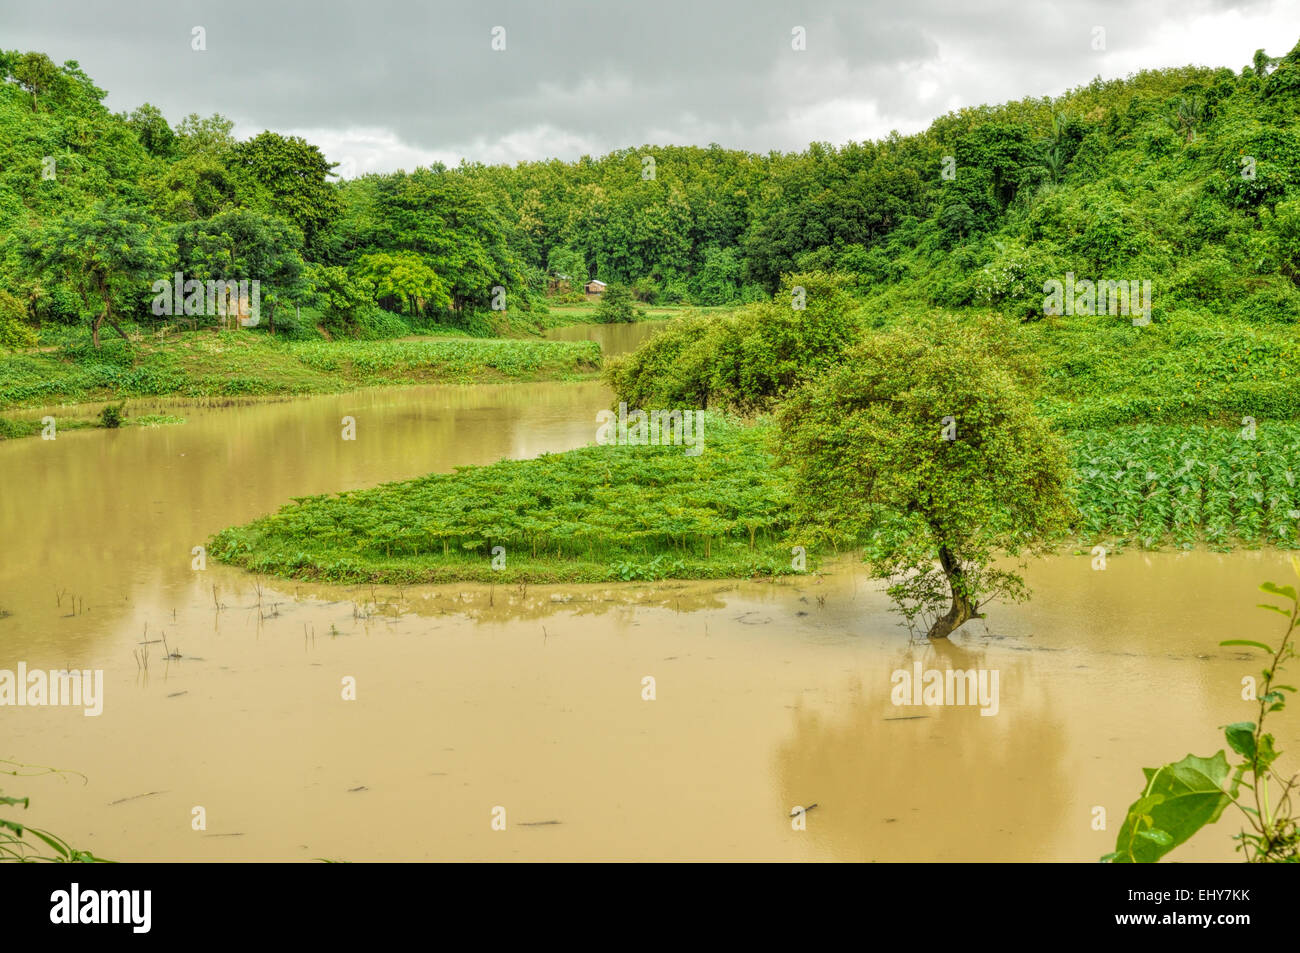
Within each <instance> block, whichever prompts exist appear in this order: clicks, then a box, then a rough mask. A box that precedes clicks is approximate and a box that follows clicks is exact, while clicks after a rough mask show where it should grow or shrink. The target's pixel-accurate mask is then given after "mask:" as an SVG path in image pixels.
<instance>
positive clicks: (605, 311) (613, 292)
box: [596, 282, 646, 324]
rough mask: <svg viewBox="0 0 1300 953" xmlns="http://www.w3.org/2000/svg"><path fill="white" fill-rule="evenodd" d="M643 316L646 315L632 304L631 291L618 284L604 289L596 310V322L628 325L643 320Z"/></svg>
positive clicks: (625, 286)
mask: <svg viewBox="0 0 1300 953" xmlns="http://www.w3.org/2000/svg"><path fill="white" fill-rule="evenodd" d="M645 316H646V313H645V312H644V311H643V310H641V309H640V308H638V307H636V306H635V305H634V304H633V303H632V289H631V288H629V287H628V286H627V285H625V284H621V283H619V282H615V283H614V284H611V285H609V286H608V287H607V288H606V289H605V293H604V294H602V295H601V296H600V306H599V307H598V308H597V309H596V320H597V321H598V322H600V323H601V324H630V323H631V322H633V321H637V320H643V319H644V318H645Z"/></svg>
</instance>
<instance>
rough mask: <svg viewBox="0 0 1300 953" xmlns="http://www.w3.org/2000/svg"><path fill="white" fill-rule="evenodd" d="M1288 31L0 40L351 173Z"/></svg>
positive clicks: (1157, 23)
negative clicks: (280, 138) (499, 46)
mask: <svg viewBox="0 0 1300 953" xmlns="http://www.w3.org/2000/svg"><path fill="white" fill-rule="evenodd" d="M199 27H201V28H202V31H201V32H202V36H203V40H204V45H206V49H204V50H196V49H194V46H195V45H196V43H197V42H198V41H197V40H196V39H195V29H196V28H199ZM496 27H502V28H504V44H505V49H504V50H494V49H493V31H494V28H496ZM796 27H802V28H803V31H804V36H805V37H806V40H805V42H806V49H803V50H795V49H793V48H792V44H793V41H794V39H795V37H794V34H793V33H792V31H794V29H795V28H796ZM1098 28H1100V29H1101V30H1104V36H1102V35H1099V34H1098V32H1097V31H1098ZM498 38H500V34H499V33H498ZM1298 40H1300V0H1147V2H1143V0H1064V2H1055V3H1050V4H1047V3H1036V2H1034V0H990V2H980V0H943V2H937V0H887V2H877V0H856V2H855V0H720V2H711V0H604V2H578V0H478V2H475V0H407V2H401V0H364V2H347V3H343V2H335V0H314V2H302V3H298V2H277V0H252V2H249V0H222V2H206V0H112V2H104V0H28V2H19V0H2V2H0V48H4V49H19V50H41V51H43V52H46V53H48V54H49V55H50V56H51V57H52V58H53V59H54V60H55V61H57V62H59V63H62V62H63V61H65V60H69V59H73V60H77V61H78V62H80V64H81V66H82V68H83V69H84V70H85V71H86V72H87V73H89V74H90V75H91V76H92V77H93V78H94V80H95V81H96V83H97V84H98V85H99V86H100V87H101V88H104V89H106V90H108V99H107V103H108V106H109V107H110V108H111V109H114V110H130V109H134V108H135V107H136V106H138V105H140V104H141V103H143V102H151V103H153V104H154V105H156V106H158V107H159V108H161V109H162V111H163V112H164V114H166V116H167V118H168V119H169V120H171V121H172V122H173V123H175V122H177V121H179V120H180V119H181V118H182V117H183V116H185V115H186V114H188V113H191V112H197V113H201V114H203V115H208V114H211V113H214V112H219V113H221V114H223V115H225V116H227V117H229V118H231V119H233V120H235V122H236V133H237V135H239V136H240V138H244V137H247V136H250V135H254V134H256V133H257V132H260V131H261V130H262V129H274V130H276V131H277V132H282V133H293V134H298V135H302V136H304V137H306V138H307V139H309V140H310V141H312V142H315V143H316V144H317V145H319V146H320V147H321V148H322V149H323V150H324V152H325V154H326V155H327V156H328V157H329V158H330V159H331V160H333V161H336V162H340V163H342V166H341V168H340V170H339V171H341V172H347V173H350V174H357V173H361V172H368V171H389V170H392V169H398V168H406V169H411V168H414V167H415V166H417V165H425V164H428V163H429V162H431V161H434V160H441V161H443V162H446V163H447V164H449V165H453V164H455V163H457V162H459V161H460V159H461V158H462V157H464V158H468V159H471V160H474V161H481V162H489V163H496V162H516V161H518V160H521V159H539V158H550V157H559V158H563V159H574V158H577V157H578V156H580V155H583V154H591V155H599V154H601V153H604V152H608V151H610V150H611V149H617V148H621V147H625V146H640V145H645V144H648V143H649V144H667V143H672V144H697V145H708V144H709V143H710V142H717V143H720V144H722V145H724V146H728V147H732V148H741V149H749V150H751V151H755V152H766V151H768V150H771V149H780V150H798V149H802V148H804V147H805V146H806V145H807V144H808V143H809V142H811V141H814V140H818V141H828V142H833V143H837V144H838V143H843V142H847V141H849V140H857V141H862V140H865V139H876V138H880V137H882V136H885V135H888V134H889V132H890V131H891V130H894V129H897V130H898V131H900V132H903V133H909V132H916V131H919V130H921V129H924V128H925V127H926V126H927V125H929V123H930V122H931V120H933V119H934V118H935V117H936V116H939V115H942V114H943V113H945V112H947V111H949V110H951V109H955V108H960V107H962V106H970V105H978V104H980V103H986V102H988V103H996V102H1003V101H1006V100H1008V99H1018V98H1021V97H1023V96H1026V95H1035V96H1041V95H1049V94H1057V93H1060V92H1063V91H1064V90H1066V89H1069V88H1071V87H1073V86H1077V85H1080V84H1084V83H1087V82H1088V81H1090V80H1091V79H1092V78H1093V77H1095V76H1098V75H1100V76H1103V77H1106V78H1111V77H1120V76H1124V75H1127V74H1128V73H1130V72H1135V71H1137V70H1139V69H1144V68H1153V67H1160V66H1175V65H1183V64H1186V63H1196V64H1200V65H1206V66H1228V67H1231V68H1233V69H1240V68H1241V67H1242V66H1244V65H1245V64H1247V63H1248V62H1250V59H1251V56H1252V55H1253V53H1254V51H1255V50H1256V49H1258V48H1260V47H1264V48H1265V49H1266V50H1268V52H1269V54H1270V55H1273V56H1280V55H1282V54H1285V53H1286V52H1287V51H1288V50H1290V48H1291V47H1292V46H1294V45H1295V43H1296V42H1297V41H1298ZM1098 45H1102V46H1104V48H1102V49H1097V48H1095V47H1097V46H1098Z"/></svg>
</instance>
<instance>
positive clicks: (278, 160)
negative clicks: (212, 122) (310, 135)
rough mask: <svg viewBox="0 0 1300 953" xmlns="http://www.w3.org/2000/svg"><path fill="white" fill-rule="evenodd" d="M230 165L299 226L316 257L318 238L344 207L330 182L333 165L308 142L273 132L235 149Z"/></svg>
mask: <svg viewBox="0 0 1300 953" xmlns="http://www.w3.org/2000/svg"><path fill="white" fill-rule="evenodd" d="M230 164H231V166H232V168H234V169H236V170H238V171H239V172H240V173H241V174H242V175H243V176H244V177H245V178H246V179H247V180H248V181H249V182H251V183H252V184H253V186H254V189H253V191H254V193H255V194H257V195H258V196H259V198H260V199H261V200H262V202H263V204H264V205H265V210H266V211H268V212H271V213H273V214H276V215H280V216H282V217H284V218H286V219H288V220H289V221H290V222H292V223H293V224H294V225H296V226H298V229H299V230H300V231H301V232H302V234H303V238H304V240H305V247H306V249H307V253H308V255H309V257H313V258H315V257H316V254H317V252H318V251H319V249H318V247H317V244H318V242H317V239H318V237H319V236H320V234H321V232H322V231H323V230H324V229H326V228H327V227H328V226H329V225H331V224H332V223H333V222H334V220H335V219H336V218H337V217H338V214H339V211H340V210H341V207H342V206H341V204H340V202H339V197H338V191H337V189H336V188H335V187H334V186H333V185H332V184H331V183H330V181H329V178H328V177H329V175H330V170H331V169H332V168H334V164H333V163H331V162H329V161H328V160H326V158H325V156H324V155H322V154H321V151H320V149H318V148H317V147H316V146H314V145H312V144H311V143H309V142H307V140H305V139H302V138H300V137H298V136H287V137H286V136H281V135H280V134H278V133H274V132H270V131H267V132H262V133H259V134H258V135H256V136H254V137H253V138H252V139H249V140H247V141H245V142H241V143H239V144H238V145H236V146H235V147H234V149H233V150H232V152H231V158H230Z"/></svg>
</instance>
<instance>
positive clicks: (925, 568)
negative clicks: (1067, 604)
mask: <svg viewBox="0 0 1300 953" xmlns="http://www.w3.org/2000/svg"><path fill="white" fill-rule="evenodd" d="M903 369H905V372H903ZM1030 380H1031V371H1030V368H1029V365H1027V364H1026V362H1025V361H1023V360H1022V359H1020V358H1019V357H1018V356H1017V354H1016V352H1015V351H1014V349H1013V348H1012V347H1011V345H1010V344H1009V343H1008V342H1007V340H1006V339H1004V338H1003V337H1002V336H1001V335H1000V334H999V333H998V332H997V331H995V330H994V329H993V327H992V326H990V325H982V326H978V327H977V326H973V325H971V324H962V323H958V322H956V321H951V320H939V321H936V322H934V323H931V324H928V325H922V326H918V327H916V328H908V329H903V330H896V331H890V332H886V333H881V334H874V335H870V336H868V337H867V338H866V339H865V340H864V341H862V343H861V344H859V345H857V346H855V347H853V348H851V349H850V350H849V352H848V353H847V354H846V356H845V360H844V362H843V363H842V364H840V365H838V366H837V367H835V368H833V369H832V370H831V371H829V372H828V373H827V374H825V375H824V376H822V377H820V378H817V379H816V380H814V381H812V382H811V383H809V384H808V385H807V386H805V387H803V388H801V389H799V390H798V391H796V392H795V393H794V394H793V395H792V396H791V397H790V398H789V399H788V400H787V401H786V402H785V403H784V404H783V405H782V406H781V409H780V411H779V420H780V426H781V431H780V433H781V437H780V440H781V457H782V458H783V460H784V461H785V462H788V463H790V464H791V465H792V466H793V468H794V472H795V483H794V492H793V494H792V495H793V497H794V499H795V500H796V504H795V506H796V515H797V518H798V521H799V523H800V525H801V526H803V527H804V528H805V531H807V532H810V533H812V534H813V535H814V537H815V538H821V539H829V540H833V541H837V542H848V543H855V542H861V543H862V544H863V545H864V548H865V553H866V556H867V559H868V561H869V562H870V565H871V569H872V573H873V575H874V576H876V577H877V578H880V579H884V580H888V581H889V582H890V587H889V593H890V595H891V596H892V597H893V599H894V600H895V602H896V603H897V605H898V606H899V608H900V610H901V611H902V613H903V615H904V618H905V619H906V621H907V624H908V626H909V628H915V625H916V623H917V621H918V620H919V621H920V622H921V623H922V625H923V626H925V627H926V629H927V631H926V634H927V636H928V637H929V638H931V639H940V638H946V637H947V636H948V635H950V634H951V633H952V632H953V631H954V630H956V629H957V628H958V627H960V626H961V625H962V624H964V623H965V622H967V621H969V620H970V619H974V618H979V617H981V616H982V613H981V612H980V609H981V608H982V607H983V606H984V605H985V604H986V603H987V602H988V601H989V600H991V599H993V598H996V597H1003V598H1009V599H1012V600H1017V601H1018V600H1023V599H1024V598H1026V597H1027V590H1026V589H1025V586H1024V582H1023V580H1022V578H1021V577H1020V576H1019V575H1018V574H1017V573H1015V572H1013V571H1009V570H1005V569H998V568H994V566H993V565H992V560H993V557H994V555H995V553H997V552H1006V553H1008V554H1010V555H1012V556H1015V555H1019V554H1020V553H1022V552H1024V551H1026V550H1029V551H1033V550H1035V549H1038V548H1042V547H1043V545H1044V544H1045V542H1046V541H1048V540H1052V539H1054V538H1056V537H1057V536H1059V535H1060V534H1061V533H1063V532H1064V531H1065V530H1066V529H1067V528H1068V526H1069V520H1070V517H1071V515H1072V513H1073V507H1072V505H1071V503H1070V494H1069V490H1068V486H1067V482H1068V476H1069V473H1070V470H1069V464H1068V458H1067V454H1066V448H1065V445H1064V442H1063V441H1062V440H1061V439H1060V438H1059V437H1058V436H1057V435H1055V434H1054V433H1053V432H1052V430H1051V428H1050V427H1049V425H1048V424H1047V423H1046V422H1045V421H1043V420H1041V419H1040V418H1038V417H1037V416H1036V415H1035V414H1034V411H1033V401H1032V395H1031V392H1030V389H1029V382H1030ZM936 563H937V565H936ZM945 606H946V607H947V611H946V612H945V611H944V607H945Z"/></svg>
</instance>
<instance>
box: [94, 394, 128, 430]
mask: <svg viewBox="0 0 1300 953" xmlns="http://www.w3.org/2000/svg"><path fill="white" fill-rule="evenodd" d="M125 407H126V401H122V402H121V403H120V404H109V405H108V406H107V407H105V408H104V409H103V410H101V411H100V412H99V425H100V426H101V427H107V428H109V429H110V430H116V429H117V428H118V427H120V426H122V418H123V417H125V416H126V415H125V414H124V413H123V412H122V411H123V409H124V408H125Z"/></svg>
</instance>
